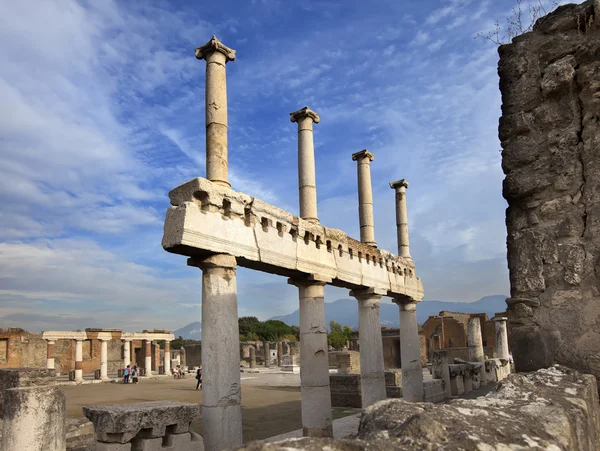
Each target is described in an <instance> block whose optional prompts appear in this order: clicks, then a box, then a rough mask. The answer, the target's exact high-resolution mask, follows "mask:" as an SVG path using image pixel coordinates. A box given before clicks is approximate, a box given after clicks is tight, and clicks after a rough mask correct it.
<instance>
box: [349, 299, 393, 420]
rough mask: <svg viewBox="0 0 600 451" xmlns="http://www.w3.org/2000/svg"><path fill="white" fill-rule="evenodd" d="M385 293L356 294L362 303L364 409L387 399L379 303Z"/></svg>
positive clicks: (359, 326) (361, 331)
mask: <svg viewBox="0 0 600 451" xmlns="http://www.w3.org/2000/svg"><path fill="white" fill-rule="evenodd" d="M383 294H385V293H378V292H377V291H376V290H373V289H369V290H360V291H357V290H353V291H351V292H350V296H354V297H355V298H356V300H357V301H358V339H359V340H360V390H361V398H362V408H363V409H366V408H367V407H369V406H370V405H371V404H375V403H376V402H377V401H381V400H382V399H386V398H387V395H386V391H385V368H384V365H383V343H382V338H381V319H380V316H379V300H380V299H381V296H382V295H383Z"/></svg>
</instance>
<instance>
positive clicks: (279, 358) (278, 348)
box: [277, 341, 283, 367]
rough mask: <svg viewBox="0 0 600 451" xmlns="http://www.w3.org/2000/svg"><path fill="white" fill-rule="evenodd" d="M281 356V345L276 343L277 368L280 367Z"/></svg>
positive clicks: (279, 342)
mask: <svg viewBox="0 0 600 451" xmlns="http://www.w3.org/2000/svg"><path fill="white" fill-rule="evenodd" d="M282 356H283V343H282V342H281V341H278V342H277V366H279V367H280V366H281V357H282Z"/></svg>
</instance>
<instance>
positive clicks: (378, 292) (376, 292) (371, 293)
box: [350, 288, 387, 301]
mask: <svg viewBox="0 0 600 451" xmlns="http://www.w3.org/2000/svg"><path fill="white" fill-rule="evenodd" d="M386 294H387V290H384V289H382V288H360V289H358V290H351V291H350V296H352V297H354V298H356V299H357V300H359V301H364V300H368V299H376V300H377V301H379V300H380V299H381V297H382V296H385V295H386Z"/></svg>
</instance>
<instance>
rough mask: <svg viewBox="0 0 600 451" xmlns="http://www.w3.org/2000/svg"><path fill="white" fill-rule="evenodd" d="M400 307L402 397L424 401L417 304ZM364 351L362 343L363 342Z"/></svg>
mask: <svg viewBox="0 0 600 451" xmlns="http://www.w3.org/2000/svg"><path fill="white" fill-rule="evenodd" d="M394 302H396V303H397V304H398V306H399V307H400V360H401V361H402V397H403V398H404V399H405V400H406V401H419V402H420V401H423V372H422V370H421V347H420V340H419V325H418V324H417V303H416V302H411V303H408V304H403V303H401V302H399V301H398V300H396V301H394ZM360 346H361V351H362V341H361V344H360Z"/></svg>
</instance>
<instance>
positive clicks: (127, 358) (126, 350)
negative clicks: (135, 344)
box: [123, 340, 131, 368]
mask: <svg viewBox="0 0 600 451" xmlns="http://www.w3.org/2000/svg"><path fill="white" fill-rule="evenodd" d="M130 364H131V340H124V341H123V368H127V365H130Z"/></svg>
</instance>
